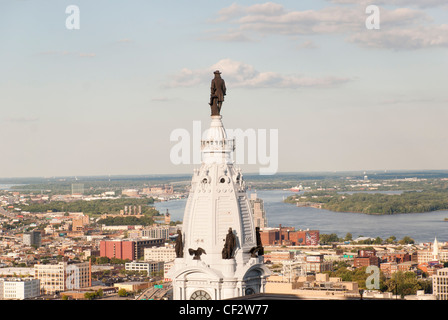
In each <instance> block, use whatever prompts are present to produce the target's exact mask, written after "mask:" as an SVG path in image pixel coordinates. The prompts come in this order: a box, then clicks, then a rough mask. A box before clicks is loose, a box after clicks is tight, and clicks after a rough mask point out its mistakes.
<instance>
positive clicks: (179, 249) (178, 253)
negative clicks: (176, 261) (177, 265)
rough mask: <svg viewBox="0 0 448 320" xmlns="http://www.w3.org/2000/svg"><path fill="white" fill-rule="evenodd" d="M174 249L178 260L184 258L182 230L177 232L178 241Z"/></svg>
mask: <svg viewBox="0 0 448 320" xmlns="http://www.w3.org/2000/svg"><path fill="white" fill-rule="evenodd" d="M174 249H175V250H176V258H183V257H184V250H183V244H182V231H180V230H177V239H176V244H175V246H174Z"/></svg>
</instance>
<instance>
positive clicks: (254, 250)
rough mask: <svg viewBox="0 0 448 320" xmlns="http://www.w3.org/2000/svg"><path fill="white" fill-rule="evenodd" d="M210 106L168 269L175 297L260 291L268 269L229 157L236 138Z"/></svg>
mask: <svg viewBox="0 0 448 320" xmlns="http://www.w3.org/2000/svg"><path fill="white" fill-rule="evenodd" d="M212 94H213V93H212ZM220 109H221V108H220V107H219V111H220ZM213 110H214V109H213V106H212V116H211V124H210V129H209V130H208V133H207V137H206V139H205V140H202V141H201V155H202V164H201V167H200V168H199V169H198V170H197V169H196V170H194V173H193V178H192V181H191V189H190V193H189V196H188V199H187V203H186V207H185V213H184V218H183V227H182V228H183V230H182V232H180V233H179V237H178V243H177V249H176V254H177V258H176V259H175V262H174V266H173V267H172V269H171V270H170V272H169V273H170V274H169V277H170V278H171V279H172V280H173V298H174V299H176V300H189V299H212V300H220V299H227V298H234V297H239V296H244V295H246V294H252V293H261V292H264V286H265V281H266V278H267V277H268V276H269V275H270V271H269V270H268V269H267V268H266V267H265V266H264V264H263V257H262V254H263V248H262V246H261V241H260V237H259V234H258V229H256V228H255V226H254V219H253V214H252V211H251V207H250V203H249V199H248V197H247V194H246V186H245V182H244V179H243V175H242V172H241V170H240V169H239V168H236V167H235V165H234V162H233V151H234V150H235V144H234V139H229V138H228V137H227V134H226V131H225V129H224V126H223V123H222V120H221V119H222V117H221V115H220V114H216V111H213ZM215 110H216V109H215ZM218 113H219V112H218Z"/></svg>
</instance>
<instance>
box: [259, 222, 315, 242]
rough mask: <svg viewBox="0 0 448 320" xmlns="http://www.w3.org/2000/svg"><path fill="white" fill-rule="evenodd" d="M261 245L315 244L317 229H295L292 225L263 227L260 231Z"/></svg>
mask: <svg viewBox="0 0 448 320" xmlns="http://www.w3.org/2000/svg"><path fill="white" fill-rule="evenodd" d="M260 236H261V242H262V244H263V245H289V246H299V245H307V246H317V245H319V230H306V231H302V230H297V231H296V230H295V228H294V227H282V226H281V225H280V226H279V227H278V228H265V229H263V230H261V231H260Z"/></svg>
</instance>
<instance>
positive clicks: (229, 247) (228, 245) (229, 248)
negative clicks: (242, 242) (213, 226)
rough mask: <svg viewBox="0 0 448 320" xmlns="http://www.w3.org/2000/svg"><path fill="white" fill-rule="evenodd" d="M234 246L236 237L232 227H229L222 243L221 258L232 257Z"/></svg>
mask: <svg viewBox="0 0 448 320" xmlns="http://www.w3.org/2000/svg"><path fill="white" fill-rule="evenodd" d="M235 247H236V237H235V234H234V233H233V231H232V228H229V232H228V233H227V236H226V242H225V243H224V248H223V249H222V258H223V259H232V258H233V253H234V251H235Z"/></svg>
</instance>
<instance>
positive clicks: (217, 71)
mask: <svg viewBox="0 0 448 320" xmlns="http://www.w3.org/2000/svg"><path fill="white" fill-rule="evenodd" d="M213 73H215V74H216V73H218V74H221V72H220V71H219V70H216V71H215V72H213Z"/></svg>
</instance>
